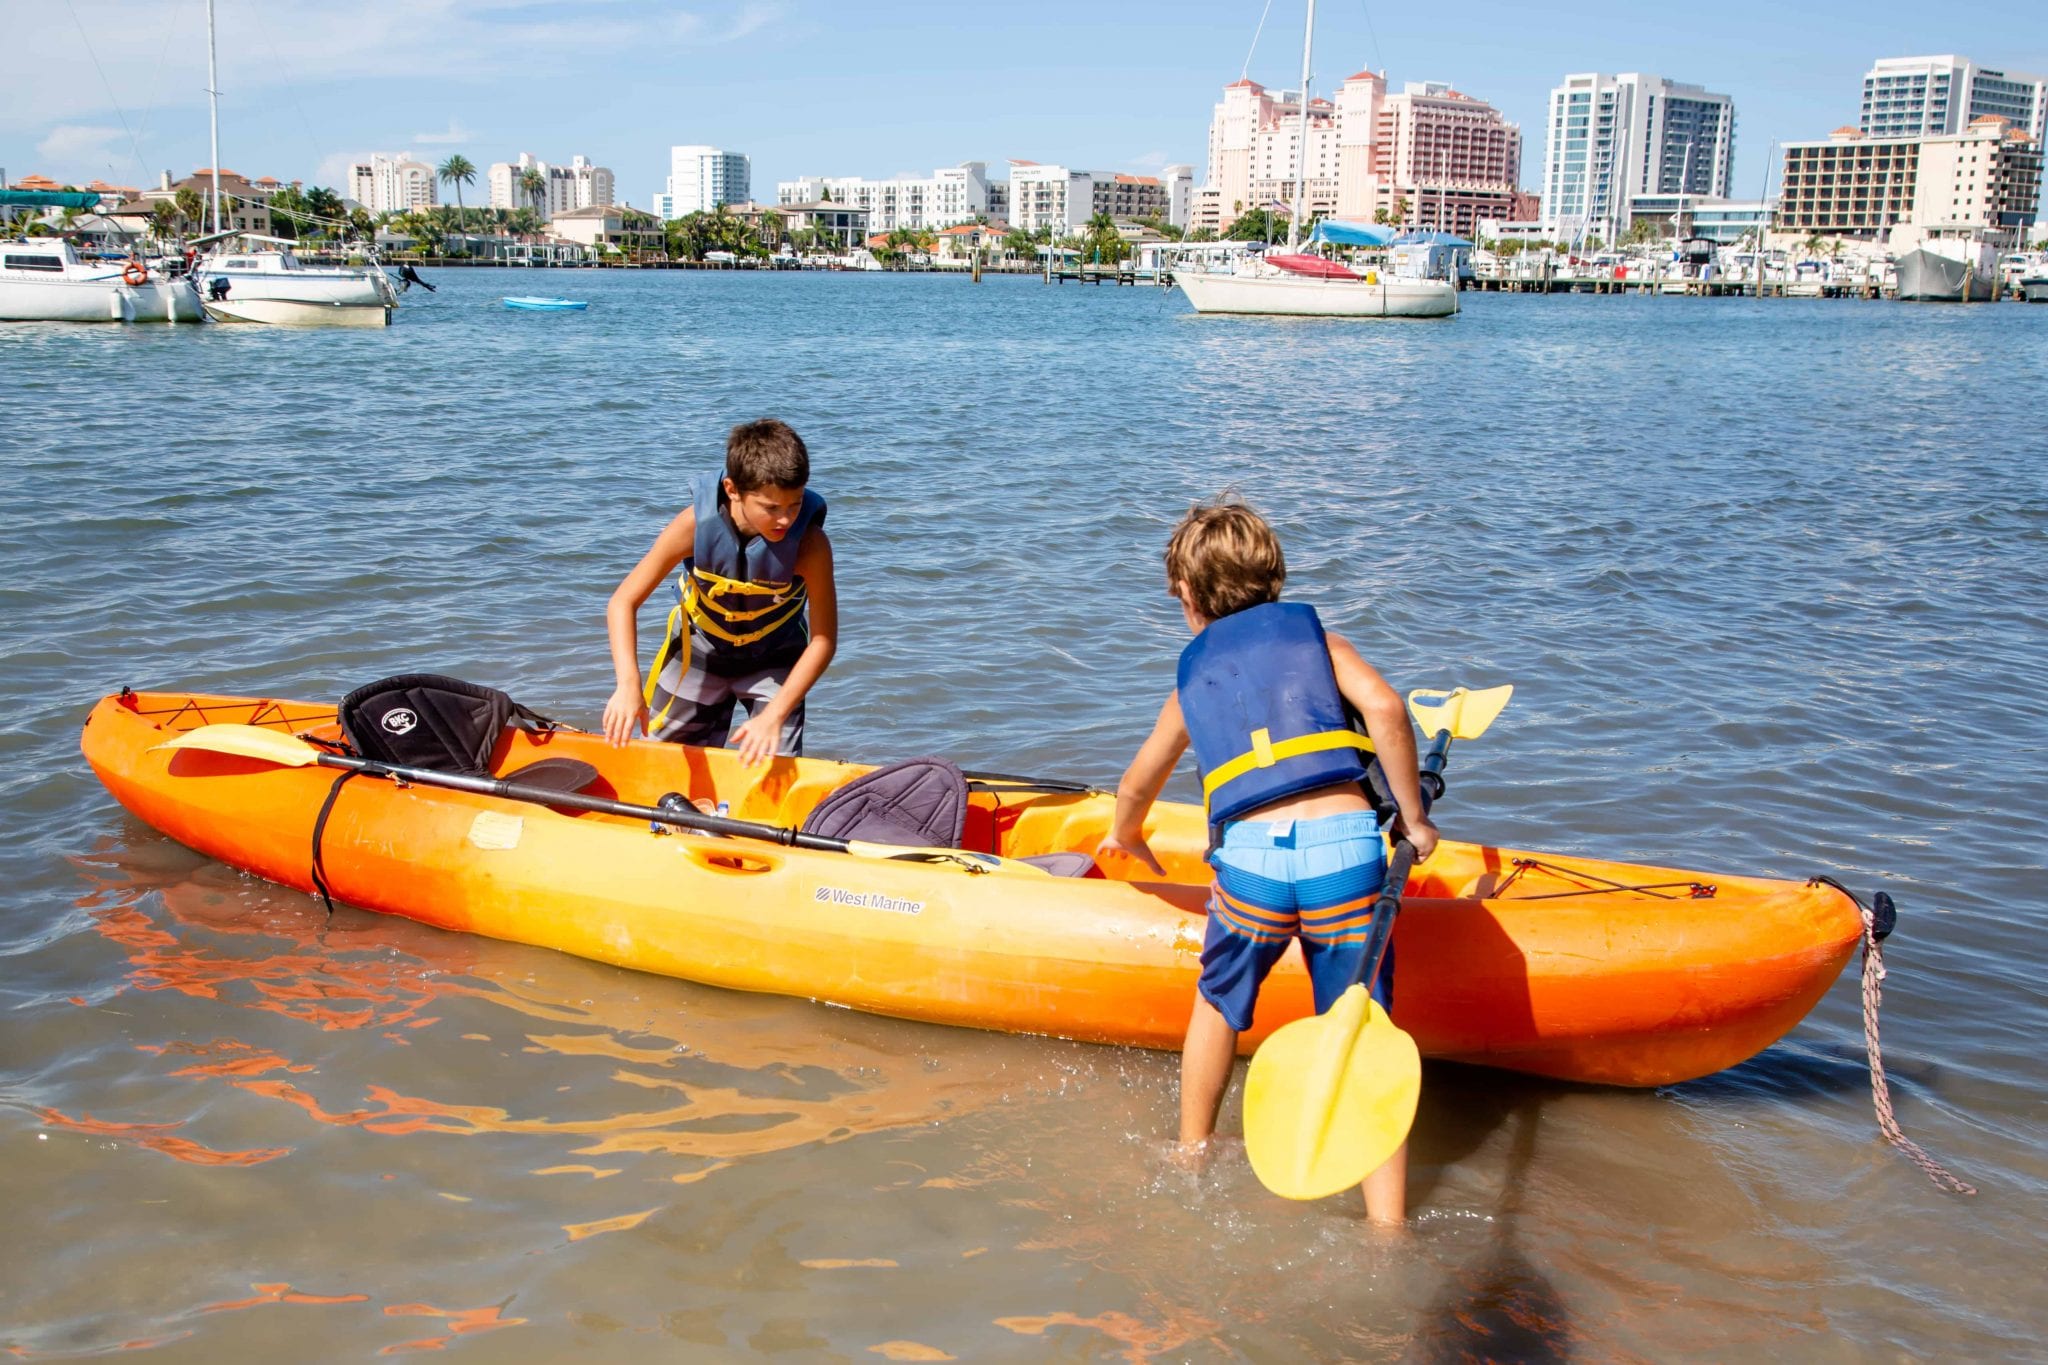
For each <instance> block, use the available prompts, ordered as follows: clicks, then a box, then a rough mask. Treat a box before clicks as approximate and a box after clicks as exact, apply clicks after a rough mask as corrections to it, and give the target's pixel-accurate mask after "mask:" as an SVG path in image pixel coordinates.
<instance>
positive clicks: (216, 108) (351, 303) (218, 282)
mask: <svg viewBox="0 0 2048 1365" xmlns="http://www.w3.org/2000/svg"><path fill="white" fill-rule="evenodd" d="M218 85H219V82H218V81H217V80H216V79H215V77H214V25H213V0H206V97H207V106H208V117H209V123H210V131H211V134H212V141H213V171H212V174H213V202H212V210H213V226H212V231H211V233H210V234H209V235H208V236H207V238H205V239H204V240H205V241H206V242H210V243H213V244H214V250H213V251H212V252H211V253H210V254H209V255H207V256H206V257H205V258H204V259H203V260H201V261H200V262H199V265H198V267H197V269H196V270H195V272H194V273H195V274H196V275H197V277H198V278H199V281H200V288H201V291H202V298H203V299H204V303H205V307H206V314H207V316H208V317H210V318H212V319H213V320H214V321H215V322H255V323H267V324H269V325H272V326H281V327H386V326H389V325H390V323H391V312H392V310H393V309H394V308H396V307H397V306H398V291H397V290H396V289H395V288H393V287H392V284H391V278H390V277H389V276H388V275H386V274H385V273H384V268H383V267H382V266H379V265H374V264H373V265H369V266H364V267H360V268H358V267H353V266H317V265H307V264H305V263H304V262H302V261H301V260H299V258H298V257H297V256H295V255H293V254H292V251H291V248H292V247H293V246H295V245H296V243H294V242H292V241H289V240H287V239H285V238H282V237H266V236H262V235H260V234H257V233H252V232H233V231H230V232H223V231H221V226H220V90H219V89H218ZM237 239H239V240H237ZM230 243H232V244H233V246H234V248H235V249H233V250H227V249H225V247H226V246H227V245H228V244H230Z"/></svg>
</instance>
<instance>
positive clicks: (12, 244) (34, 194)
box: [0, 189, 200, 322]
mask: <svg viewBox="0 0 2048 1365" xmlns="http://www.w3.org/2000/svg"><path fill="white" fill-rule="evenodd" d="M99 201H100V197H99V195H98V194H96V193H94V192H93V191H91V190H19V189H16V190H9V189H0V208H72V209H89V208H92V207H94V206H95V205H97V204H98V203H99ZM199 320H200V312H199V295H198V294H197V293H195V292H194V291H193V288H192V282H191V280H189V279H186V278H182V277H177V278H174V277H173V276H172V275H171V274H170V272H169V271H168V270H167V269H166V268H165V267H164V265H163V263H162V262H161V261H159V262H157V263H156V265H155V266H154V267H152V266H151V265H150V264H149V263H148V262H146V261H144V260H143V259H141V258H140V257H139V256H136V257H131V258H130V259H128V260H126V261H120V260H114V261H89V260H85V259H83V258H82V257H80V256H79V254H78V251H77V249H76V248H75V247H73V246H72V245H71V243H70V242H69V241H66V240H65V239H64V238H62V237H24V238H22V239H20V240H19V241H0V322H198V321H199Z"/></svg>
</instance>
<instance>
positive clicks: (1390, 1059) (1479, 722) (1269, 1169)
mask: <svg viewBox="0 0 2048 1365" xmlns="http://www.w3.org/2000/svg"><path fill="white" fill-rule="evenodd" d="M1513 693H1514V688H1513V686H1512V685H1509V686H1502V687H1492V688H1488V689H1486V690H1485V691H1482V692H1468V691H1466V690H1465V689H1464V688H1462V687H1461V688H1458V689H1457V690H1456V691H1453V692H1413V693H1410V694H1409V697H1408V709H1409V711H1410V713H1411V714H1413V715H1414V717H1415V719H1416V722H1417V723H1418V724H1419V725H1420V726H1421V727H1422V731H1423V733H1424V734H1425V735H1427V736H1429V737H1430V742H1429V748H1428V751H1427V753H1426V754H1425V755H1424V757H1423V760H1422V763H1421V776H1422V779H1423V790H1424V792H1425V795H1426V796H1427V798H1428V799H1431V800H1433V799H1434V798H1435V797H1436V796H1438V795H1440V794H1441V793H1442V791H1443V768H1444V763H1445V762H1446V760H1447V759H1448V758H1449V755H1450V749H1451V741H1452V740H1454V739H1477V738H1478V737H1479V736H1480V735H1482V734H1484V733H1485V732H1486V728H1487V727H1488V726H1489V725H1491V724H1493V721H1494V717H1496V716H1498V715H1499V714H1500V713H1501V709H1502V708H1503V707H1505V706H1506V705H1507V703H1508V698H1509V697H1510V696H1511V695H1513ZM1414 860H1415V849H1414V848H1413V847H1412V846H1411V845H1410V844H1409V843H1408V841H1407V840H1406V839H1403V840H1402V841H1401V842H1400V843H1399V844H1398V845H1396V847H1395V849H1394V857H1393V860H1392V862H1391V863H1390V864H1389V866H1388V868H1387V879H1386V884H1385V889H1384V890H1383V891H1382V892H1381V893H1380V899H1379V903H1378V905H1377V906H1376V907H1375V908H1374V914H1373V921H1372V932H1371V934H1370V936H1369V937H1368V938H1367V940H1366V947H1365V957H1364V960H1363V962H1362V963H1361V964H1360V970H1359V979H1358V981H1357V982H1356V983H1354V984H1353V985H1352V986H1351V988H1350V989H1349V990H1347V991H1345V992H1344V994H1343V995H1341V996H1339V997H1338V998H1337V1002H1336V1003H1335V1004H1334V1005H1332V1006H1331V1007H1330V1008H1329V1009H1328V1010H1327V1011H1325V1012H1324V1013H1322V1014H1318V1015H1316V1016H1314V1017H1313V1018H1309V1019H1297V1020H1295V1021H1294V1022H1293V1023H1291V1024H1287V1025H1284V1026H1283V1027H1281V1028H1279V1029H1276V1030H1275V1031H1274V1033H1273V1036H1272V1037H1270V1038H1268V1039H1266V1041H1265V1043H1264V1044H1263V1045H1262V1046H1261V1047H1260V1048H1259V1050H1258V1052H1257V1054H1256V1055H1254V1056H1253V1057H1252V1064H1251V1068H1250V1070H1249V1071H1248V1073H1247V1074H1246V1076H1245V1085H1244V1145H1245V1152H1246V1155H1248V1156H1249V1157H1250V1158H1251V1163H1252V1171H1253V1173H1254V1174H1255V1175H1257V1176H1258V1177H1259V1180H1260V1181H1261V1182H1262V1183H1263V1184H1264V1185H1265V1187H1266V1188H1267V1189H1269V1190H1271V1191H1273V1193H1275V1194H1278V1195H1282V1196H1284V1197H1286V1198H1288V1199H1321V1198H1324V1197H1326V1196H1328V1195H1332V1194H1336V1193H1337V1192H1338V1191H1340V1190H1343V1189H1345V1188H1347V1187H1349V1186H1352V1185H1356V1184H1358V1183H1360V1182H1361V1181H1363V1180H1364V1179H1365V1178H1366V1176H1368V1175H1370V1174H1372V1172H1374V1171H1375V1170H1377V1169H1379V1167H1380V1166H1381V1165H1382V1164H1383V1163H1384V1162H1385V1161H1386V1160H1387V1158H1389V1157H1391V1156H1392V1155H1393V1154H1394V1153H1395V1152H1396V1151H1398V1150H1400V1147H1401V1144H1402V1143H1403V1142H1405V1141H1407V1139H1408V1130H1409V1128H1410V1127H1412V1126H1413V1125H1414V1123H1415V1106H1416V1102H1417V1100H1418V1099H1419V1098H1420V1097H1421V1094H1422V1055H1421V1053H1420V1052H1418V1051H1417V1050H1416V1047H1415V1040H1414V1039H1413V1038H1410V1037H1409V1036H1408V1035H1407V1034H1406V1033H1404V1032H1402V1031H1401V1029H1400V1028H1399V1026H1397V1025H1396V1024H1395V1023H1394V1021H1393V1019H1392V1017H1391V1016H1389V1015H1388V1014H1387V1012H1386V1011H1385V1010H1383V1009H1381V1008H1380V1007H1379V1005H1378V1003H1377V1002H1375V1001H1374V1000H1373V998H1372V995H1371V993H1370V985H1371V983H1372V981H1373V979H1374V978H1375V977H1377V976H1378V975H1379V969H1380V962H1381V960H1382V959H1383V958H1384V957H1385V956H1386V948H1387V943H1388V942H1389V940H1390V939H1391V938H1392V937H1393V926H1394V917H1395V915H1397V914H1399V913H1400V909H1401V897H1402V895H1403V893H1404V892H1405V890H1406V888H1407V883H1408V872H1409V869H1410V868H1411V867H1412V866H1413V864H1414Z"/></svg>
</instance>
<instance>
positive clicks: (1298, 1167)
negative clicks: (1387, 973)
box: [1244, 985, 1422, 1199]
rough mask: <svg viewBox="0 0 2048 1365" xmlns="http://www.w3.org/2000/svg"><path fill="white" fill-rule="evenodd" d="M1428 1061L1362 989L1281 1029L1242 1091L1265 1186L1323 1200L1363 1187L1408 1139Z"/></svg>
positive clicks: (1252, 1152) (1248, 1143)
mask: <svg viewBox="0 0 2048 1365" xmlns="http://www.w3.org/2000/svg"><path fill="white" fill-rule="evenodd" d="M1421 1094H1422V1056H1421V1054H1420V1053H1418V1052H1417V1051H1416V1050H1415V1040H1414V1039H1413V1038H1410V1037H1409V1036H1408V1035H1407V1034H1406V1033H1403V1032H1402V1031H1401V1030H1400V1029H1399V1028H1397V1027H1396V1026H1395V1024H1394V1021H1393V1019H1392V1018H1390V1017H1389V1016H1388V1014H1387V1012H1386V1011H1385V1010H1383V1009H1381V1008H1380V1007H1379V1006H1378V1005H1377V1004H1376V1003H1374V1001H1373V998H1372V997H1371V996H1370V995H1368V994H1367V993H1366V989H1365V987H1364V986H1362V985H1358V986H1353V987H1352V988H1351V989H1350V990H1348V991H1346V992H1344V994H1343V995H1341V996H1339V997H1338V998H1337V1003H1336V1004H1334V1005H1332V1006H1331V1007H1330V1009H1329V1011H1328V1013H1325V1014H1319V1015H1317V1016H1315V1017H1314V1018H1312V1019H1297V1020H1295V1021H1294V1022H1293V1023H1291V1024H1288V1025H1286V1026H1284V1027H1283V1028H1280V1029H1278V1030H1277V1031H1275V1032H1274V1034H1273V1036H1272V1037H1270V1038H1268V1039H1267V1040H1266V1041H1265V1043H1264V1044H1263V1045H1262V1046H1261V1047H1260V1048H1259V1050H1258V1052H1257V1053H1256V1054H1255V1055H1254V1056H1253V1057H1252V1064H1251V1070H1250V1073H1249V1074H1248V1075H1247V1076H1246V1077H1245V1084H1244V1145H1245V1152H1246V1154H1247V1155H1249V1156H1250V1157H1251V1162H1252V1171H1253V1173H1254V1174H1256V1175H1257V1176H1258V1177H1259V1180H1260V1181H1261V1182H1262V1183H1263V1184H1264V1185H1265V1187H1266V1188H1267V1189H1269V1190H1271V1191H1272V1192H1273V1193H1275V1194H1277V1195H1282V1196H1284V1197H1286V1198H1288V1199H1321V1198H1323V1197H1325V1196H1327V1195H1332V1194H1336V1193H1337V1192H1338V1191H1340V1190H1342V1189H1345V1188H1346V1187H1348V1186H1352V1185H1356V1184H1358V1183H1359V1182H1360V1181H1362V1180H1364V1179H1365V1178H1366V1177H1367V1176H1368V1175H1370V1174H1372V1173H1373V1172H1374V1171H1375V1170H1377V1169H1379V1167H1380V1166H1381V1165H1382V1164H1383V1163H1384V1162H1385V1161H1386V1159H1387V1158H1388V1157H1390V1156H1392V1155H1393V1154H1394V1153H1395V1152H1396V1151H1397V1150H1399V1149H1400V1146H1401V1144H1402V1143H1403V1142H1405V1141H1406V1140H1407V1138H1408V1129H1409V1128H1410V1127H1411V1126H1413V1124H1414V1122H1415V1105H1416V1102H1417V1100H1418V1099H1419V1098H1420V1097H1421Z"/></svg>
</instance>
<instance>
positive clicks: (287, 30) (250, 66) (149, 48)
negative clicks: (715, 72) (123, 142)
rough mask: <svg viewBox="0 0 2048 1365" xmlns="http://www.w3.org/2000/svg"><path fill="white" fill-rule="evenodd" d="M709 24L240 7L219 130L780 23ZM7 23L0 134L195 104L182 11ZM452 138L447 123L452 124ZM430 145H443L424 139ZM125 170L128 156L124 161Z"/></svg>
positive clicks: (704, 20) (617, 6) (627, 10)
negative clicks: (415, 88) (316, 91)
mask: <svg viewBox="0 0 2048 1365" xmlns="http://www.w3.org/2000/svg"><path fill="white" fill-rule="evenodd" d="M702 3H704V4H705V5H706V6H707V7H711V8H708V9H707V12H705V13H697V12H692V11H688V10H678V9H676V8H675V7H674V6H673V5H672V4H670V3H668V0H557V3H553V4H549V5H536V4H532V3H531V2H530V0H351V3H349V4H346V5H335V4H332V3H330V0H263V3H260V4H255V3H251V4H236V5H235V6H234V7H233V12H231V13H229V14H227V15H225V16H224V20H225V22H223V23H222V25H221V28H220V85H221V89H222V90H223V91H224V92H226V99H225V101H224V104H223V108H222V116H223V118H224V119H226V118H230V117H231V116H232V106H233V104H234V102H235V101H236V100H237V97H238V96H242V97H246V96H250V95H253V94H254V93H255V92H257V91H258V90H262V89H269V88H275V87H280V86H305V85H309V84H312V83H315V82H341V81H364V80H380V79H397V80H405V79H420V80H433V81H446V80H448V79H449V76H450V73H451V71H459V72H460V74H461V76H462V77H464V78H466V79H477V80H485V81H489V80H494V79H498V78H518V79H521V80H529V79H532V78H533V76H534V71H535V54H536V53H546V54H548V57H547V60H548V61H550V62H554V61H557V60H564V59H574V58H577V57H586V56H592V55H597V56H603V55H608V54H630V55H631V56H632V57H633V58H634V59H635V60H638V61H645V60H648V59H653V58H659V57H660V56H662V55H663V54H665V53H668V52H674V51H681V50H688V49H700V48H704V47H710V46H715V45H717V44H720V43H729V42H734V41H737V40H739V39H741V38H745V37H747V36H748V35H750V34H753V33H756V32H758V31H759V30H761V29H762V28H763V27H765V26H767V25H769V24H771V23H774V22H776V21H777V20H779V19H780V18H781V17H782V14H783V8H782V5H781V4H780V3H769V2H767V0H740V2H739V3H737V4H734V3H732V0H702ZM19 8H20V9H21V12H20V13H19V14H15V13H12V12H10V14H9V16H8V40H9V43H10V45H11V47H12V49H13V50H15V51H19V52H33V53H35V54H37V59H36V60H35V61H33V62H29V63H24V64H22V65H21V66H20V67H19V68H18V69H14V70H10V72H9V73H8V78H7V79H6V80H5V81H0V127H13V128H24V127H27V128H33V127H38V126H45V125H48V124H50V123H52V122H59V121H62V122H80V123H82V122H84V121H86V120H88V119H93V118H104V117H105V115H106V112H107V111H108V110H109V109H111V108H113V107H114V105H115V102H116V100H115V97H114V96H113V95H110V94H109V91H118V92H120V93H119V103H120V104H121V105H122V106H123V107H124V108H125V110H126V112H127V114H128V116H129V119H130V121H131V122H133V121H134V120H135V119H136V118H137V117H138V115H139V114H140V112H141V111H144V110H148V109H152V108H167V107H192V106H194V105H197V104H199V103H200V102H202V101H203V100H204V98H205V97H204V95H203V93H201V92H203V91H204V89H205V87H206V42H205V36H204V31H203V30H201V29H197V28H195V27H194V26H193V25H192V24H191V23H190V22H181V21H189V18H190V15H189V14H188V13H187V7H186V6H183V5H167V4H165V3H164V2H163V0H98V3H96V4H95V5H94V7H93V24H92V26H91V29H90V30H89V37H88V35H87V34H85V33H81V32H80V30H79V28H78V26H77V25H76V24H75V23H74V22H73V20H72V18H71V14H70V11H69V9H68V8H66V7H64V6H58V5H31V6H23V7H19ZM451 131H453V125H452V124H451ZM432 136H436V137H438V136H441V135H440V134H434V135H432ZM131 159H132V158H131Z"/></svg>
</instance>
